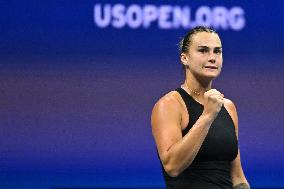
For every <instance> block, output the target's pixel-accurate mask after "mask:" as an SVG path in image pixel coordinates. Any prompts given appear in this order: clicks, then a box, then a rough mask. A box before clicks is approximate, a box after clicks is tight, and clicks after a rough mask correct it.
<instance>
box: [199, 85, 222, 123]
mask: <svg viewBox="0 0 284 189" xmlns="http://www.w3.org/2000/svg"><path fill="white" fill-rule="evenodd" d="M204 98H205V103H204V110H203V113H204V114H207V115H210V116H212V118H213V119H215V118H216V117H217V115H218V113H219V112H220V110H221V107H222V106H223V104H224V95H223V94H222V93H220V92H219V91H217V90H216V89H210V90H209V91H206V92H205V93H204Z"/></svg>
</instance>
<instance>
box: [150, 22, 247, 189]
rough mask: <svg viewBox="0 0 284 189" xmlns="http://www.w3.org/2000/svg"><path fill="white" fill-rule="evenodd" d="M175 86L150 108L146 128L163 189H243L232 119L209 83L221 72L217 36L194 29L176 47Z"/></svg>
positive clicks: (233, 111) (235, 119) (207, 30)
mask: <svg viewBox="0 0 284 189" xmlns="http://www.w3.org/2000/svg"><path fill="white" fill-rule="evenodd" d="M180 49H181V54H180V60H181V63H182V64H183V68H184V70H185V76H186V78H185V81H184V83H183V84H182V85H181V87H179V88H177V89H176V90H175V91H171V92H169V93H168V94H166V95H165V96H163V97H162V98H161V99H160V100H159V101H158V102H157V103H156V104H155V106H154V108H153V112H152V117H151V123H152V132H153V136H154V138H155V141H156V145H157V149H158V153H159V158H160V161H161V164H162V169H163V174H164V179H165V183H166V188H167V189H185V188H186V189H187V188H189V189H196V188H200V189H207V188H209V189H215V188H216V189H217V188H234V189H249V188H250V187H249V184H248V182H247V180H246V178H245V176H244V173H243V170H242V167H241V162H240V152H239V149H238V140H237V135H238V116H237V111H236V107H235V105H234V103H233V102H232V101H231V100H229V99H226V98H224V95H223V94H222V93H221V92H219V91H218V90H216V89H212V88H211V87H212V81H213V80H214V79H215V78H216V77H218V76H219V74H220V72H221V69H222V61H223V59H222V45H221V40H220V38H219V36H218V34H217V33H216V32H215V31H214V30H212V29H210V28H208V27H203V26H199V27H196V28H193V29H192V30H190V31H189V32H188V33H187V34H186V36H185V37H184V38H183V40H182V41H181V43H180Z"/></svg>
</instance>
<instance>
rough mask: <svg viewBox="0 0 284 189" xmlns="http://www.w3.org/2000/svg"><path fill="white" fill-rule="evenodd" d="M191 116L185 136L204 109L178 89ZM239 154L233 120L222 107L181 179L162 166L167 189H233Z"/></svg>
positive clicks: (183, 132) (184, 131)
mask: <svg viewBox="0 0 284 189" xmlns="http://www.w3.org/2000/svg"><path fill="white" fill-rule="evenodd" d="M176 91H177V92H178V93H179V94H180V95H181V97H182V99H183V100H184V102H185V104H186V108H187V111H188V113H189V123H188V125H187V127H186V128H185V129H184V130H183V131H182V135H183V136H185V135H186V134H187V133H188V131H189V130H190V129H191V127H192V126H193V125H194V124H195V122H196V121H197V120H198V118H199V117H200V115H201V114H202V112H203V105H202V104H200V103H199V102H197V101H196V100H194V99H193V98H192V97H191V96H190V95H189V94H188V93H187V92H186V91H185V90H184V89H182V88H177V89H176ZM237 154H238V141H237V136H236V133H235V127H234V123H233V120H232V119H231V117H230V115H229V113H228V111H227V110H226V109H225V107H224V106H222V108H221V110H220V112H219V114H218V116H217V117H216V119H215V120H214V122H213V123H212V125H211V127H210V129H209V131H208V134H207V136H206V138H205V140H204V142H203V143H202V146H201V148H200V150H199V152H198V153H197V155H196V157H195V159H194V160H193V162H192V164H191V165H190V166H189V167H188V168H187V169H185V170H184V171H183V172H182V173H180V174H179V175H178V176H177V177H170V176H169V175H168V174H167V173H166V171H165V169H164V168H163V166H162V170H163V175H164V179H165V183H166V188H167V189H207V188H208V189H221V188H224V189H229V188H230V189H232V188H233V186H232V181H231V178H230V170H231V165H230V162H231V161H232V160H234V159H235V158H236V156H237Z"/></svg>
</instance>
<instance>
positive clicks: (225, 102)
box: [224, 98, 236, 111]
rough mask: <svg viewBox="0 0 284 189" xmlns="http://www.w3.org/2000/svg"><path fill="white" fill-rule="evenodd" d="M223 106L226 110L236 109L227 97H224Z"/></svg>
mask: <svg viewBox="0 0 284 189" xmlns="http://www.w3.org/2000/svg"><path fill="white" fill-rule="evenodd" d="M224 106H225V108H226V109H227V110H228V109H229V110H231V111H236V106H235V104H234V102H233V101H232V100H230V99H228V98H224Z"/></svg>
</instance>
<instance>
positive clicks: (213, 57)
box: [208, 52, 216, 64]
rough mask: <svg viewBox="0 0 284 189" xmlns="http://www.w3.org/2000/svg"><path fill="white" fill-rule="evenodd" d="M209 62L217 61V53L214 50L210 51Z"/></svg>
mask: <svg viewBox="0 0 284 189" xmlns="http://www.w3.org/2000/svg"><path fill="white" fill-rule="evenodd" d="M208 62H210V63H213V64H214V63H215V62H216V55H215V54H214V52H210V53H209V59H208Z"/></svg>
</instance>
